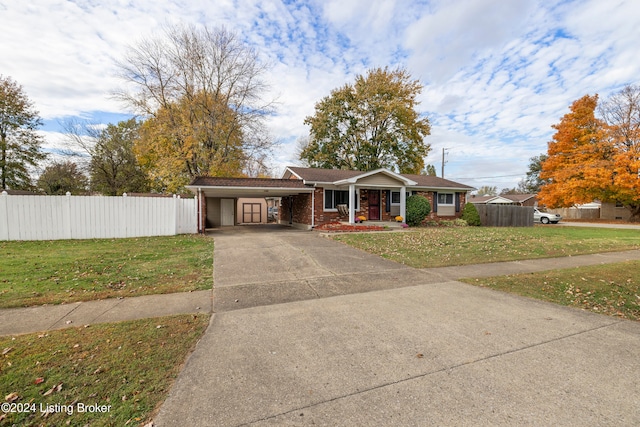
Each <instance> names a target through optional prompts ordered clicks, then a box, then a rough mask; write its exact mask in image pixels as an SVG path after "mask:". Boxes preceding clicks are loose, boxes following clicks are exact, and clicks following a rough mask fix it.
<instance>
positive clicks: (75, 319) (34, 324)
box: [0, 291, 212, 336]
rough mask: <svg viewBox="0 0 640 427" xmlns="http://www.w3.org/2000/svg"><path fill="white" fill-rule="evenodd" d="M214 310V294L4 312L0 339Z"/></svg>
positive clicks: (112, 299) (180, 295)
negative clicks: (9, 336) (98, 324)
mask: <svg viewBox="0 0 640 427" xmlns="http://www.w3.org/2000/svg"><path fill="white" fill-rule="evenodd" d="M211 310H212V300H211V291H196V292H183V293H177V294H166V295H146V296H141V297H133V298H122V299H119V298H110V299H104V300H99V301H86V302H75V303H70V304H60V305H42V306H36V307H27V308H9V309H0V336H1V335H16V334H26V333H29V332H40V331H48V330H53V329H63V328H70V327H76V326H83V325H90V324H94V323H105V322H120V321H124V320H135V319H144V318H148V317H161V316H172V315H175V314H186V313H198V312H204V313H210V312H211Z"/></svg>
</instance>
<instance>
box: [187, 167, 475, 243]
mask: <svg viewBox="0 0 640 427" xmlns="http://www.w3.org/2000/svg"><path fill="white" fill-rule="evenodd" d="M187 188H188V189H189V190H191V191H193V192H195V193H196V194H197V195H198V200H199V203H198V212H199V220H198V224H199V227H198V229H199V230H200V231H203V230H204V229H205V228H209V227H218V226H224V225H236V224H240V223H241V222H242V221H241V220H240V218H239V212H238V208H237V199H238V198H259V197H262V198H265V197H268V198H273V197H279V198H280V201H281V202H280V206H279V222H280V223H282V224H289V225H292V226H295V227H301V228H306V229H311V228H313V227H316V226H318V225H321V224H326V223H329V222H334V221H345V222H349V223H354V222H355V220H356V218H357V217H358V216H364V217H365V218H366V219H367V220H368V221H393V220H394V218H395V217H396V216H401V217H403V218H405V216H406V200H407V197H408V196H410V195H412V194H420V195H423V196H425V197H426V198H427V199H428V200H429V202H430V203H431V210H432V213H431V215H430V217H431V218H433V219H438V218H458V217H460V215H461V214H462V209H463V208H464V204H465V203H466V200H467V193H468V192H469V191H471V190H473V189H474V188H473V187H470V186H468V185H464V184H460V183H457V182H454V181H449V180H446V179H443V178H438V177H436V176H427V175H411V174H399V173H396V172H393V171H390V170H387V169H376V170H373V171H368V172H362V171H354V170H341V169H317V168H304V167H293V166H292V167H287V168H286V170H285V173H284V175H283V177H282V178H281V179H266V178H215V177H197V178H196V179H194V181H193V182H192V183H191V184H190V185H189V186H187Z"/></svg>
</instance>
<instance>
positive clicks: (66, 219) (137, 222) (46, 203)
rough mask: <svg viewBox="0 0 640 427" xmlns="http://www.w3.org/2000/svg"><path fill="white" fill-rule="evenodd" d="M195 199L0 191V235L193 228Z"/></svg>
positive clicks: (78, 235) (81, 235)
mask: <svg viewBox="0 0 640 427" xmlns="http://www.w3.org/2000/svg"><path fill="white" fill-rule="evenodd" d="M196 209H197V208H196V199H195V198H193V199H191V198H187V199H182V198H180V197H173V198H169V197H102V196H9V195H8V194H7V193H5V192H3V193H1V194H0V240H58V239H95V238H118V237H139V236H168V235H174V234H190V233H197V214H196Z"/></svg>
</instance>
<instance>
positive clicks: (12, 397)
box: [4, 393, 20, 403]
mask: <svg viewBox="0 0 640 427" xmlns="http://www.w3.org/2000/svg"><path fill="white" fill-rule="evenodd" d="M19 398H20V396H18V393H9V394H7V395H6V396H5V397H4V400H6V401H7V402H9V403H11V402H15V401H16V400H18V399H19Z"/></svg>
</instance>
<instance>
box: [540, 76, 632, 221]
mask: <svg viewBox="0 0 640 427" xmlns="http://www.w3.org/2000/svg"><path fill="white" fill-rule="evenodd" d="M629 91H630V92H629ZM625 93H626V95H625ZM629 93H636V94H638V93H639V91H638V89H637V88H635V89H634V88H633V87H627V88H625V89H624V90H623V91H622V92H620V93H618V94H616V95H614V96H612V97H611V98H610V99H609V100H608V101H606V102H605V103H603V104H601V105H600V107H599V110H600V112H601V113H602V116H603V118H598V117H596V110H597V109H598V96H597V95H593V96H590V95H586V96H584V97H582V98H580V99H579V100H577V101H575V102H574V103H573V104H572V105H571V107H570V112H569V113H567V114H565V115H564V116H563V117H562V119H561V120H560V123H558V124H556V125H553V128H554V129H556V133H555V134H554V135H553V138H552V141H551V142H549V146H548V152H547V156H548V157H547V159H546V160H544V161H543V162H542V165H541V172H540V178H541V179H543V180H546V181H547V182H546V184H545V185H543V186H542V187H541V189H540V192H539V193H538V199H539V201H540V203H542V204H544V205H547V206H549V207H569V206H572V205H575V204H581V203H589V202H592V201H593V200H600V201H603V202H614V203H615V202H620V203H623V205H624V206H625V207H627V208H628V209H629V210H630V211H631V220H634V221H637V220H640V189H639V188H638V186H639V184H640V179H639V174H638V168H639V167H640V162H639V157H638V154H639V152H638V148H639V147H640V144H639V142H640V137H639V136H640V135H639V134H638V129H639V126H638V124H639V123H640V120H638V119H639V118H640V116H639V115H638V114H639V112H640V109H639V108H638V99H640V96H638V97H633V96H630V95H629Z"/></svg>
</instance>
